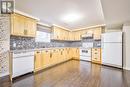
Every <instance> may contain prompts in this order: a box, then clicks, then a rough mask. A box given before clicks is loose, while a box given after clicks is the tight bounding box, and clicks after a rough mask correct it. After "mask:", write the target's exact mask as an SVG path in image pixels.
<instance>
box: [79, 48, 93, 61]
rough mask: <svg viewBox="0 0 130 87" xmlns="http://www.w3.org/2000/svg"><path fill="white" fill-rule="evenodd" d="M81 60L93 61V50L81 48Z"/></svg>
mask: <svg viewBox="0 0 130 87" xmlns="http://www.w3.org/2000/svg"><path fill="white" fill-rule="evenodd" d="M80 60H86V61H91V48H80Z"/></svg>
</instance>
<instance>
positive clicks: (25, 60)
mask: <svg viewBox="0 0 130 87" xmlns="http://www.w3.org/2000/svg"><path fill="white" fill-rule="evenodd" d="M12 68H13V70H12V73H13V74H12V78H14V77H18V76H21V75H24V74H26V73H29V72H32V71H33V70H34V51H23V52H14V53H13V67H12Z"/></svg>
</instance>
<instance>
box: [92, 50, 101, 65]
mask: <svg viewBox="0 0 130 87" xmlns="http://www.w3.org/2000/svg"><path fill="white" fill-rule="evenodd" d="M92 62H94V63H99V64H101V48H93V49H92Z"/></svg>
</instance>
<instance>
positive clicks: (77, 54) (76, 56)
mask: <svg viewBox="0 0 130 87" xmlns="http://www.w3.org/2000/svg"><path fill="white" fill-rule="evenodd" d="M72 52H73V55H72V57H73V59H79V57H80V54H79V48H72Z"/></svg>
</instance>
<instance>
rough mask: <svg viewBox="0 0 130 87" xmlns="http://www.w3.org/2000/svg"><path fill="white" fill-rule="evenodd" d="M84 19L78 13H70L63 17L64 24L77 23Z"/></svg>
mask: <svg viewBox="0 0 130 87" xmlns="http://www.w3.org/2000/svg"><path fill="white" fill-rule="evenodd" d="M81 19H82V15H81V14H78V13H69V14H66V15H64V16H63V17H62V20H63V21H64V22H69V23H70V22H76V21H79V20H81Z"/></svg>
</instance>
